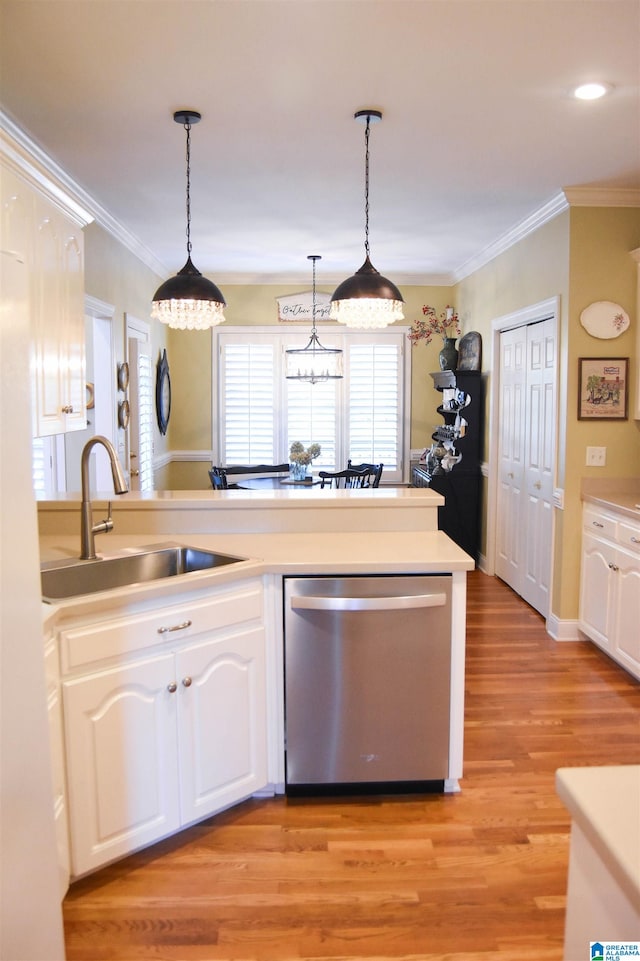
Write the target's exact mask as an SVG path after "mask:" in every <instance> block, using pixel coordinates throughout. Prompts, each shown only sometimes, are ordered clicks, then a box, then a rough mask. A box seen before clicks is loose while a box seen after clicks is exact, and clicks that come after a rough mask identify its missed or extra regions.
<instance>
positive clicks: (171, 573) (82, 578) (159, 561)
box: [40, 544, 246, 601]
mask: <svg viewBox="0 0 640 961" xmlns="http://www.w3.org/2000/svg"><path fill="white" fill-rule="evenodd" d="M243 560H246V558H244V557H234V556H233V555H231V554H219V553H217V552H216V551H203V550H200V549H198V548H195V547H182V546H179V545H175V544H172V545H168V546H159V547H151V548H148V549H142V550H140V551H138V552H136V553H132V554H125V555H122V556H119V557H108V558H105V559H104V560H100V559H98V560H94V561H79V560H75V561H72V562H69V561H53V562H52V563H48V564H42V565H41V568H40V582H41V585H42V596H43V598H44V599H45V600H46V601H53V600H61V599H63V598H68V597H77V596H79V595H81V594H95V593H97V592H98V591H109V590H112V589H113V588H115V587H130V586H132V585H134V584H142V583H145V582H147V581H157V580H161V579H162V578H165V577H176V576H177V575H178V574H190V573H192V572H194V571H208V570H212V569H213V568H216V567H224V566H226V565H227V564H238V563H239V562H240V561H243Z"/></svg>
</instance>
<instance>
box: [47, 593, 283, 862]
mask: <svg viewBox="0 0 640 961" xmlns="http://www.w3.org/2000/svg"><path fill="white" fill-rule="evenodd" d="M60 643H61V657H62V664H63V674H64V677H63V684H62V686H63V700H64V713H65V736H66V752H67V757H66V760H67V782H68V794H69V809H70V826H71V852H72V874H73V875H74V876H78V875H81V874H84V873H86V872H87V871H91V870H94V869H96V868H97V867H100V866H101V865H102V864H105V863H107V862H108V861H111V860H114V859H115V858H118V857H122V856H124V855H125V854H127V853H129V852H131V851H133V850H135V849H137V848H140V847H143V846H145V845H147V844H150V843H152V842H153V841H155V840H157V839H159V838H161V837H165V836H166V835H168V834H171V833H173V832H174V831H176V830H178V829H179V828H180V827H184V826H185V825H187V824H190V823H193V822H194V821H197V820H200V819H201V818H205V817H208V816H210V815H211V814H213V813H215V812H216V811H219V810H221V809H222V808H224V807H227V806H229V805H230V804H233V803H235V802H237V801H240V800H243V799H244V798H246V797H249V796H250V795H251V794H253V793H254V792H256V791H258V790H260V789H261V788H263V787H264V786H265V785H266V783H267V779H268V778H267V734H266V692H265V634H264V626H263V597H262V584H261V581H260V580H258V579H252V580H247V581H243V582H241V583H240V584H236V585H234V586H233V587H231V586H229V587H227V588H226V589H225V588H222V587H220V588H217V589H215V590H214V591H211V592H210V593H208V594H206V595H204V596H203V595H199V596H197V597H195V596H194V599H193V600H192V601H191V602H189V601H188V600H187V601H184V602H183V603H181V604H179V605H174V606H173V607H170V608H169V607H164V608H156V609H155V610H148V611H145V612H144V613H140V614H135V615H132V616H130V617H120V618H111V619H109V620H105V621H101V622H99V623H93V624H87V625H83V626H81V627H77V628H76V627H74V628H70V629H67V630H63V631H62V633H61V637H60Z"/></svg>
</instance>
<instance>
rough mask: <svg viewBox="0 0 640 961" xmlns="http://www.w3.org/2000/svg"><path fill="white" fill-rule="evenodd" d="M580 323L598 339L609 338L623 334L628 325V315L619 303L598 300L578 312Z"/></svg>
mask: <svg viewBox="0 0 640 961" xmlns="http://www.w3.org/2000/svg"><path fill="white" fill-rule="evenodd" d="M580 323H581V324H582V326H583V327H584V329H585V330H586V332H587V333H588V334H591V336H592V337H597V338H598V339H599V340H611V339H612V338H613V337H619V336H620V334H624V332H625V330H626V329H627V327H628V326H629V315H628V313H627V312H626V310H623V308H622V307H621V306H620V304H614V303H612V302H611V301H610V300H598V301H596V302H595V303H594V304H589V306H588V307H585V309H584V310H583V311H582V313H581V314H580Z"/></svg>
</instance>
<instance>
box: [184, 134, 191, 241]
mask: <svg viewBox="0 0 640 961" xmlns="http://www.w3.org/2000/svg"><path fill="white" fill-rule="evenodd" d="M184 129H185V130H186V131H187V254H188V256H189V257H190V256H191V124H190V123H189V121H187V123H185V125H184Z"/></svg>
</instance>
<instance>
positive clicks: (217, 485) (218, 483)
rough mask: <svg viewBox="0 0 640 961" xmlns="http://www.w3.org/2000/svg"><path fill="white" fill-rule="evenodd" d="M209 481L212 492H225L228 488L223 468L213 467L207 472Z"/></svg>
mask: <svg viewBox="0 0 640 961" xmlns="http://www.w3.org/2000/svg"><path fill="white" fill-rule="evenodd" d="M209 479H210V480H211V486H212V487H213V489H214V491H226V490H228V488H229V485H228V484H227V472H226V470H225V469H224V467H215V466H213V467H212V468H211V470H210V471H209Z"/></svg>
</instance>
